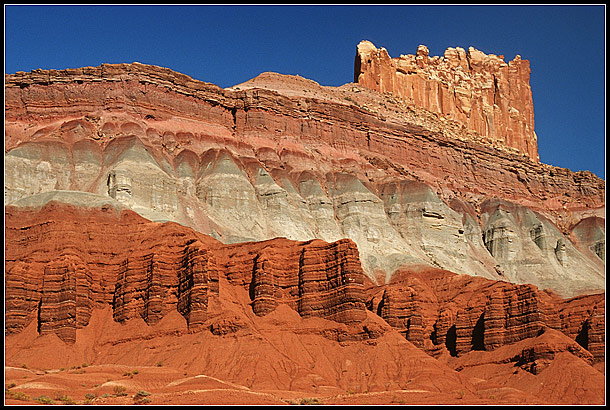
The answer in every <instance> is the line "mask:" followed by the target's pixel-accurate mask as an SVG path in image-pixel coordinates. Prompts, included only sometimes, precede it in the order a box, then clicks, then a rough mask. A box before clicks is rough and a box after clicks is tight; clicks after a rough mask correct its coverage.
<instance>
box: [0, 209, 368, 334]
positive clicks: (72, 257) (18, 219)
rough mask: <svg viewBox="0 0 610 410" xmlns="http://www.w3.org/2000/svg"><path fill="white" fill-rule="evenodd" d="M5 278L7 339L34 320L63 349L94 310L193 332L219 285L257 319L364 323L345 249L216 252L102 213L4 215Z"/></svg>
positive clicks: (352, 260) (280, 245)
mask: <svg viewBox="0 0 610 410" xmlns="http://www.w3.org/2000/svg"><path fill="white" fill-rule="evenodd" d="M24 243H27V247H24V246H23V244H24ZM5 269H6V284H7V293H6V305H5V306H6V308H7V311H6V331H7V332H8V333H9V334H12V333H16V332H19V331H21V330H22V329H23V328H24V327H25V326H26V325H27V324H28V320H31V319H32V314H37V317H36V320H37V328H38V332H39V333H40V334H41V335H43V334H48V333H56V334H57V335H58V336H59V337H60V338H61V339H62V340H64V341H67V342H74V341H75V338H76V330H77V329H81V328H83V327H85V326H86V325H87V324H88V322H89V318H90V317H91V312H92V310H93V309H94V308H103V307H104V306H106V305H111V306H112V311H113V318H114V320H115V321H117V322H125V321H128V320H130V319H134V318H142V319H143V320H144V321H145V322H146V323H147V324H149V325H153V324H156V323H158V322H159V321H160V320H161V319H163V317H164V316H166V315H167V314H168V312H170V311H173V310H177V311H178V312H179V313H180V314H182V316H183V317H184V318H185V319H186V321H187V324H188V326H189V329H190V330H192V331H195V330H201V329H202V328H203V327H204V326H205V325H208V326H209V323H207V320H208V318H209V317H210V314H211V313H214V314H217V313H218V312H215V311H214V309H213V308H211V307H210V306H211V305H212V304H213V300H214V299H218V297H220V296H219V294H220V288H219V276H223V277H226V278H227V279H228V281H229V283H231V284H232V285H235V286H240V287H243V288H244V289H247V290H248V292H249V294H250V298H251V300H252V310H253V312H254V313H255V314H256V315H259V316H264V315H266V314H268V313H270V312H273V311H274V310H275V308H276V307H277V306H278V304H286V305H288V306H290V307H291V308H293V309H294V310H296V311H297V312H299V314H300V315H301V316H303V317H310V316H314V317H323V318H327V319H329V320H334V321H337V322H341V323H358V322H362V321H363V320H364V319H365V316H366V315H365V306H364V291H363V282H364V279H365V276H364V273H363V271H362V268H361V266H360V262H359V257H358V249H357V248H356V246H355V244H354V243H353V242H352V241H350V240H348V239H344V240H341V241H338V242H334V243H326V242H323V241H321V240H313V241H308V242H295V241H290V240H288V239H281V238H279V239H274V240H271V241H267V242H254V243H248V244H239V245H223V244H221V243H220V242H218V241H216V240H214V239H212V238H210V237H207V236H206V235H202V234H198V233H196V232H194V231H192V230H191V229H189V228H185V227H182V226H180V225H178V224H175V223H165V224H161V223H153V222H149V221H147V220H145V219H143V218H141V217H139V216H137V215H136V214H134V213H133V212H132V211H129V210H125V211H122V212H120V211H119V210H117V209H115V208H112V207H111V206H106V208H105V211H98V210H93V209H83V208H78V207H74V206H71V205H65V204H61V203H60V202H50V203H49V204H47V205H46V206H45V207H44V208H42V209H38V210H34V211H32V210H28V209H23V210H22V209H19V208H14V207H9V208H7V211H6V261H5ZM210 312H211V313H210Z"/></svg>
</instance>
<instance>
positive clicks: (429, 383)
mask: <svg viewBox="0 0 610 410" xmlns="http://www.w3.org/2000/svg"><path fill="white" fill-rule="evenodd" d="M502 60H503V57H502V56H500V57H496V56H494V55H489V56H486V55H484V54H483V53H480V52H478V51H477V50H474V49H469V50H468V52H465V51H464V50H462V49H459V48H456V49H449V50H447V52H446V53H445V56H444V57H442V58H436V57H433V58H430V57H429V55H428V53H427V50H426V49H425V47H420V48H419V49H418V52H417V54H416V55H415V56H401V57H400V58H398V59H391V58H390V57H389V56H388V55H387V52H385V50H384V49H380V50H378V49H376V48H375V47H374V46H373V45H372V44H370V43H361V44H360V45H359V47H358V56H357V61H356V78H355V80H356V83H350V84H346V85H344V86H341V87H323V86H320V85H318V84H317V83H315V82H313V81H311V80H307V79H303V78H301V77H298V76H284V75H279V74H274V73H263V74H261V75H260V76H258V77H256V78H254V79H252V80H250V81H248V82H246V83H243V84H239V85H236V86H234V87H231V88H228V89H221V88H219V87H217V86H215V85H213V84H209V83H204V82H201V81H197V80H193V79H192V78H190V77H188V76H186V75H183V74H180V73H176V72H174V71H172V70H169V69H165V68H161V67H156V66H148V65H143V64H139V63H134V64H116V65H112V64H103V65H102V66H100V67H85V68H79V69H67V70H59V71H56V70H49V71H44V70H35V71H32V72H30V73H22V72H20V73H16V74H12V75H5V205H6V207H5V225H6V231H5V243H6V245H5V256H6V257H5V272H6V274H5V289H6V293H5V299H6V300H5V332H6V335H7V341H8V343H7V346H8V347H7V352H8V353H7V357H9V360H10V362H11V363H12V364H13V365H15V363H17V362H19V361H21V360H23V363H25V362H28V360H30V352H43V350H44V349H45V346H46V344H49V345H52V348H53V349H57V352H60V351H61V352H63V356H61V357H59V356H57V355H48V354H46V353H45V354H43V355H42V356H44V357H45V360H47V362H48V363H51V362H52V363H53V366H59V365H60V364H58V363H59V362H60V361H61V363H62V364H61V365H65V364H66V363H64V362H63V361H62V360H64V358H65V360H66V361H67V362H70V364H72V363H73V362H75V361H76V362H78V363H82V360H83V359H82V358H83V357H86V356H88V357H92V356H91V355H93V356H94V359H93V360H96V361H98V362H99V363H104V362H105V361H110V362H112V363H126V362H130V360H132V359H133V360H134V361H136V360H137V362H138V363H140V360H143V359H144V361H146V362H147V363H149V364H150V365H151V368H152V367H154V363H157V362H158V360H159V358H160V357H163V358H164V360H169V361H172V362H173V363H174V365H175V366H176V368H182V367H185V366H186V367H189V368H192V369H194V371H195V372H196V373H197V374H198V375H200V373H201V372H202V371H203V370H201V367H202V366H203V367H205V372H206V373H208V372H209V374H211V375H213V377H220V378H223V379H224V380H227V381H230V382H233V383H241V384H243V385H244V386H245V385H248V386H250V387H252V386H256V387H257V388H259V389H262V390H265V391H268V390H269V389H279V390H281V391H283V392H285V391H294V390H302V391H316V392H320V391H323V390H324V389H329V388H330V389H335V390H333V391H335V392H336V389H340V393H341V394H343V393H344V392H345V391H348V392H352V390H351V389H352V388H355V391H358V392H359V393H361V394H367V392H369V391H371V392H375V394H378V393H379V394H386V393H389V392H399V391H400V392H406V391H408V392H410V393H416V394H421V393H424V392H425V393H426V394H429V395H431V397H432V399H431V400H433V401H435V400H437V399H438V397H440V396H439V394H440V395H447V394H453V395H454V394H456V392H466V391H467V392H468V393H464V394H466V396H469V395H470V396H471V398H474V399H473V400H474V401H473V402H476V403H481V402H484V403H488V402H490V400H492V397H494V399H493V400H495V397H496V396H495V395H496V394H500V396H501V400H502V401H503V402H506V403H521V402H523V401H525V402H528V403H552V404H556V403H562V404H574V403H580V404H582V403H599V402H600V401H603V399H604V397H605V396H604V391H603V389H602V386H603V374H602V373H601V372H600V369H603V364H604V360H605V357H604V351H605V299H604V293H603V292H604V290H605V182H604V181H603V180H601V179H600V178H597V177H596V176H595V175H593V174H592V173H590V172H576V173H574V172H571V171H570V170H567V169H562V168H558V167H553V166H550V165H546V164H543V163H540V162H539V159H538V154H537V146H536V136H535V133H534V121H533V107H532V102H531V91H530V89H529V66H528V63H527V61H525V60H521V59H520V58H516V59H515V60H513V61H512V62H510V63H509V64H506V63H504V62H503V61H502ZM109 329H110V331H109ZM92 335H94V336H92ZM169 339H171V340H172V343H170V344H167V343H165V341H164V340H169ZM40 340H44V343H38V341H40ZM191 344H192V345H191ZM200 344H201V345H200ZM218 349H219V350H218ZM422 350H423V351H425V352H426V353H428V354H425V353H424V352H423V351H422ZM217 351H222V352H224V353H223V354H217V353H216V352H217ZM124 352H134V353H135V355H134V357H133V358H132V357H126V355H125V353H124ZM51 356H53V357H51ZM56 356H57V357H56ZM128 356H131V355H128ZM278 357H279V359H278ZM28 363H29V362H28ZM246 363H247V365H246V366H242V364H246ZM37 365H39V364H37ZM564 372H565V373H569V374H570V380H571V381H570V382H566V381H565V380H564V379H563V378H562V377H561V375H562V374H563V373H564ZM180 374H182V372H180ZM261 375H265V376H261ZM269 375H271V376H269ZM462 375H464V377H467V380H466V379H462ZM557 375H560V376H557ZM196 377H199V376H196ZM206 377H207V376H206ZM533 377H535V378H536V379H532V378H533ZM532 380H536V383H531V381H532ZM572 380H574V382H572ZM600 380H601V381H600ZM216 381H217V382H220V381H219V380H218V379H216ZM549 386H550V387H552V388H549ZM242 390H243V389H242ZM564 393H566V394H568V395H569V396H566V395H565V394H564ZM343 396H345V395H344V394H343ZM475 396H476V397H475ZM337 397H338V396H337ZM362 397H364V396H362ZM367 397H368V396H367ZM371 397H372V396H371ZM375 397H377V396H375ZM379 397H380V396H379ZM422 397H423V396H422ZM443 397H445V396H443ZM461 397H462V396H460V397H459V398H461Z"/></svg>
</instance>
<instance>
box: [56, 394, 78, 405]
mask: <svg viewBox="0 0 610 410" xmlns="http://www.w3.org/2000/svg"><path fill="white" fill-rule="evenodd" d="M55 400H57V401H61V402H62V403H64V404H76V402H75V401H74V400H73V399H72V397H70V396H68V395H67V394H64V395H63V396H59V397H56V398H55Z"/></svg>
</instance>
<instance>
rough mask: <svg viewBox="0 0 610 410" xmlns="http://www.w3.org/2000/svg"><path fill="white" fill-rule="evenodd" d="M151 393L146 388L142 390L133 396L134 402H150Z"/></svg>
mask: <svg viewBox="0 0 610 410" xmlns="http://www.w3.org/2000/svg"><path fill="white" fill-rule="evenodd" d="M148 396H150V393H149V392H147V391H145V390H140V391H139V392H137V393H136V394H135V396H133V402H134V403H136V404H145V403H150V398H149V397H148Z"/></svg>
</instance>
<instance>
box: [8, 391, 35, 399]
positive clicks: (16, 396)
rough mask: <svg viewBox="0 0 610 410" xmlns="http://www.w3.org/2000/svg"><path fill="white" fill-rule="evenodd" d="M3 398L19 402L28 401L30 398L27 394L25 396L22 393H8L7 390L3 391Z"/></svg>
mask: <svg viewBox="0 0 610 410" xmlns="http://www.w3.org/2000/svg"><path fill="white" fill-rule="evenodd" d="M4 396H5V397H6V398H10V399H13V400H21V401H28V400H30V396H28V395H27V394H25V393H24V392H22V391H10V390H8V389H4Z"/></svg>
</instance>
